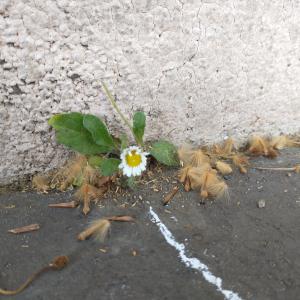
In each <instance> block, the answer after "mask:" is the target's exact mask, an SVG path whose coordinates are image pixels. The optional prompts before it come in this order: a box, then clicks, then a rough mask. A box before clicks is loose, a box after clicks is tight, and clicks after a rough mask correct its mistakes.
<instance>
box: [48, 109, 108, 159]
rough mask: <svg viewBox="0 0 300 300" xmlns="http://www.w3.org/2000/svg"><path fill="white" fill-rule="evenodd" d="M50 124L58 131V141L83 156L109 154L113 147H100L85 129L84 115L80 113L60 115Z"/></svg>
mask: <svg viewBox="0 0 300 300" xmlns="http://www.w3.org/2000/svg"><path fill="white" fill-rule="evenodd" d="M48 123H49V124H50V125H51V126H52V127H53V128H55V129H56V130H57V132H56V139H57V141H58V143H60V144H63V145H65V146H67V147H69V148H71V149H73V150H75V151H77V152H80V153H82V154H91V155H92V154H98V153H106V152H109V151H110V149H111V147H107V146H99V145H97V144H96V143H95V142H94V141H93V138H92V135H91V134H90V133H89V132H88V131H87V130H86V129H85V128H84V127H83V115H82V114H80V113H68V114H58V115H54V116H53V117H51V118H50V120H49V121H48Z"/></svg>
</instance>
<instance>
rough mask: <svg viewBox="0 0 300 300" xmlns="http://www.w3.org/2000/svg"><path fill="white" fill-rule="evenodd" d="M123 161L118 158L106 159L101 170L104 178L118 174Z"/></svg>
mask: <svg viewBox="0 0 300 300" xmlns="http://www.w3.org/2000/svg"><path fill="white" fill-rule="evenodd" d="M120 163H121V161H120V160H119V159H117V158H108V159H104V160H103V161H102V162H101V166H100V170H101V174H102V175H103V176H111V175H113V174H114V173H116V172H118V170H119V165H120Z"/></svg>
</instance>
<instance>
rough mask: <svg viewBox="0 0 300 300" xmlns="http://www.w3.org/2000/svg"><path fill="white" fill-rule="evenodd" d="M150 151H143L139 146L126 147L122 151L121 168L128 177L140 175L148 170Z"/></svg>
mask: <svg viewBox="0 0 300 300" xmlns="http://www.w3.org/2000/svg"><path fill="white" fill-rule="evenodd" d="M148 154H149V153H147V152H143V150H142V149H141V148H139V147H137V146H131V147H129V148H126V149H124V150H123V152H122V153H121V160H122V162H121V164H120V165H119V168H120V169H122V172H123V174H124V175H126V176H127V177H131V176H139V175H141V174H142V172H143V171H145V170H146V165H147V157H146V156H147V155H148Z"/></svg>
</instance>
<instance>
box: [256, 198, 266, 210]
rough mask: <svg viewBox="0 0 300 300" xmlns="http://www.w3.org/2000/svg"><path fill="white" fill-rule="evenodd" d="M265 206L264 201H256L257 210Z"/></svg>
mask: <svg viewBox="0 0 300 300" xmlns="http://www.w3.org/2000/svg"><path fill="white" fill-rule="evenodd" d="M265 206H266V200H264V199H260V200H258V201H257V207H258V208H264V207H265Z"/></svg>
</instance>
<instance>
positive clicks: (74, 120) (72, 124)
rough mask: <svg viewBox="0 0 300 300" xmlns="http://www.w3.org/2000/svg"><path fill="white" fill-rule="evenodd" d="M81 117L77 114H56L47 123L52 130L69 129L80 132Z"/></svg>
mask: <svg viewBox="0 0 300 300" xmlns="http://www.w3.org/2000/svg"><path fill="white" fill-rule="evenodd" d="M82 120H83V115H82V114H81V113H78V112H72V113H68V114H57V115H54V116H52V117H51V118H50V119H49V121H48V123H49V125H51V126H52V127H53V128H54V129H57V130H59V129H70V130H75V131H80V130H81V128H82Z"/></svg>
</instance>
